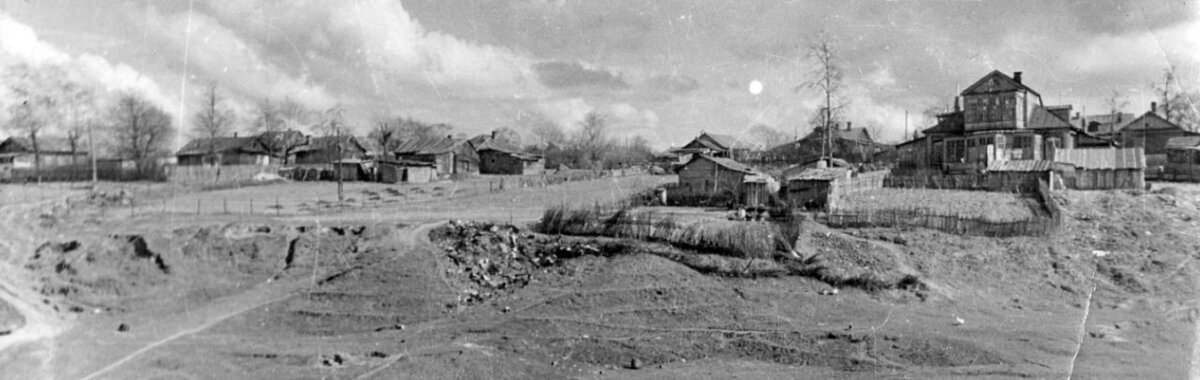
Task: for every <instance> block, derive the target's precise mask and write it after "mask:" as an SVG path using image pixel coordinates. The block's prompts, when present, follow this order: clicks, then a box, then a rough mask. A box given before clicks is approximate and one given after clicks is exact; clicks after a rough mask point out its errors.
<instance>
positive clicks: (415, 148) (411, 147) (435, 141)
mask: <svg viewBox="0 0 1200 380" xmlns="http://www.w3.org/2000/svg"><path fill="white" fill-rule="evenodd" d="M465 141H466V140H463V139H456V138H451V137H445V138H443V137H423V138H415V139H409V140H405V141H402V142H400V143H399V144H397V145H396V147H395V148H393V149H392V152H395V153H396V154H403V155H414V154H442V153H450V152H454V151H455V149H457V148H458V147H459V146H460V145H461V144H462V143H464V142H465Z"/></svg>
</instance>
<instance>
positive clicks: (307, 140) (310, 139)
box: [304, 135, 312, 145]
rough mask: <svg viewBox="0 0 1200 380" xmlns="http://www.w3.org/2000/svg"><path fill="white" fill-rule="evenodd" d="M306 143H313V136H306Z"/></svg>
mask: <svg viewBox="0 0 1200 380" xmlns="http://www.w3.org/2000/svg"><path fill="white" fill-rule="evenodd" d="M304 145H312V136H308V135H305V136H304Z"/></svg>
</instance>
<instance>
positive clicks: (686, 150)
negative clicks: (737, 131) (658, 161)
mask: <svg viewBox="0 0 1200 380" xmlns="http://www.w3.org/2000/svg"><path fill="white" fill-rule="evenodd" d="M762 151H763V147H762V146H760V145H758V144H755V143H753V142H751V141H750V140H749V138H747V137H737V136H730V135H722V134H716V133H707V132H701V133H700V136H698V137H696V138H695V139H693V140H692V141H690V142H688V143H687V144H684V145H683V147H681V148H677V149H675V150H673V153H676V154H680V155H708V156H711V157H717V158H729V159H732V160H734V161H747V160H753V159H757V158H758V157H759V156H760V155H761V154H762Z"/></svg>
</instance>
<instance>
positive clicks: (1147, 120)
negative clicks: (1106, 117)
mask: <svg viewBox="0 0 1200 380" xmlns="http://www.w3.org/2000/svg"><path fill="white" fill-rule="evenodd" d="M1125 120H1127V121H1126V122H1124V123H1121V124H1120V125H1119V126H1118V127H1117V129H1116V130H1115V131H1118V132H1119V131H1123V130H1126V129H1129V130H1145V131H1185V132H1188V133H1189V134H1191V133H1194V132H1191V131H1188V130H1186V129H1183V127H1180V126H1179V124H1175V123H1172V122H1171V121H1170V120H1167V119H1166V118H1164V117H1162V116H1161V115H1159V114H1157V113H1154V112H1150V111H1147V112H1146V113H1144V114H1142V115H1141V116H1138V117H1137V118H1136V119H1132V120H1129V119H1125ZM1147 127H1149V128H1147Z"/></svg>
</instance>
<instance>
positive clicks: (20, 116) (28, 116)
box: [4, 63, 66, 181]
mask: <svg viewBox="0 0 1200 380" xmlns="http://www.w3.org/2000/svg"><path fill="white" fill-rule="evenodd" d="M65 77H66V73H64V72H63V71H62V69H61V68H59V67H58V66H39V67H35V66H31V65H29V64H25V63H22V64H18V65H14V66H12V67H10V69H9V72H8V75H7V76H6V78H5V80H4V81H5V82H6V83H7V85H8V89H9V91H10V92H12V94H13V98H14V99H15V100H17V101H16V102H13V103H12V104H10V105H9V107H8V113H9V117H10V119H9V124H8V126H9V128H10V129H12V130H14V131H15V132H16V133H17V134H18V135H20V136H24V137H27V138H29V143H30V145H32V146H31V147H30V148H32V149H33V170H34V176H35V177H37V178H38V180H39V181H40V180H41V177H42V154H41V151H42V149H41V145H40V143H39V141H38V137H39V136H41V134H42V132H43V131H44V130H45V129H46V128H48V127H50V126H51V125H53V124H54V123H58V122H60V121H61V119H62V115H61V103H62V100H63V91H64V89H65V88H66V84H65V83H64V82H63V79H62V78H65Z"/></svg>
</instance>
